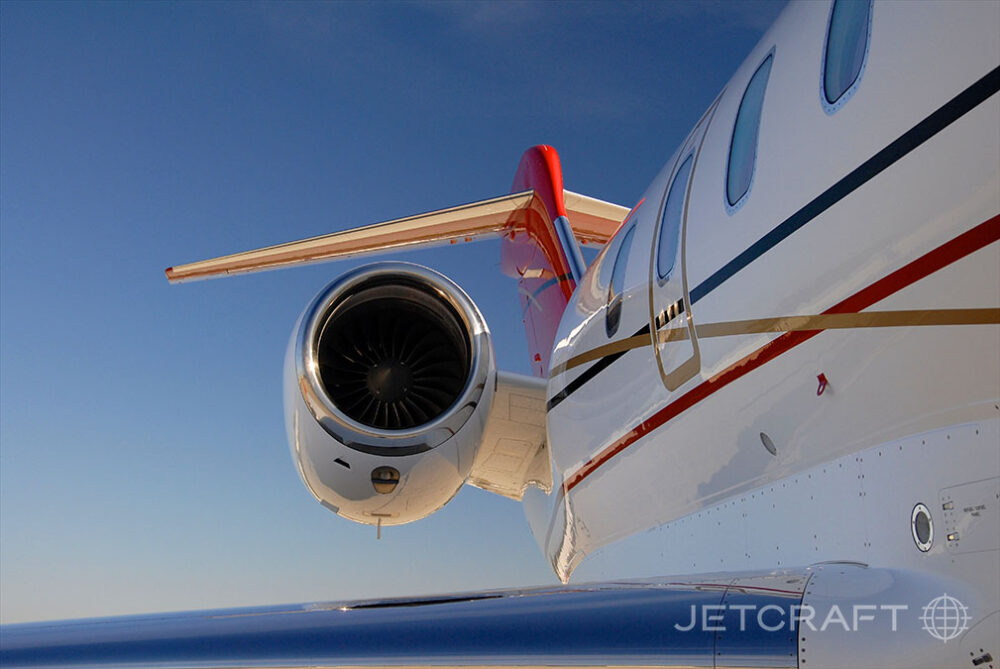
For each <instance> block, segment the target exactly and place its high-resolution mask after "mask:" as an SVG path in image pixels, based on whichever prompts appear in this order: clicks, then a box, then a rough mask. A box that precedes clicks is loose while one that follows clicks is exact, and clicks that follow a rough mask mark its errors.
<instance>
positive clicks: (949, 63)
mask: <svg viewBox="0 0 1000 669" xmlns="http://www.w3.org/2000/svg"><path fill="white" fill-rule="evenodd" d="M829 20H830V5H829V4H828V3H802V4H799V5H793V6H790V7H789V8H788V9H787V10H786V11H785V12H784V13H783V14H782V16H781V17H780V18H779V20H778V21H777V23H776V24H775V25H774V26H773V27H772V28H771V30H770V31H769V32H768V33H767V34H766V35H765V36H764V38H763V39H762V41H761V42H760V43H759V44H758V46H757V47H756V48H755V49H754V50H753V51H752V52H751V53H750V55H749V57H748V58H747V59H746V61H745V62H744V64H743V66H742V67H741V68H740V69H739V70H738V71H737V72H736V74H735V76H734V77H733V78H732V79H731V80H730V82H729V83H728V84H727V86H726V87H725V89H724V90H723V91H722V93H721V94H720V95H719V97H718V98H717V100H716V102H715V103H713V106H712V107H711V108H710V109H709V111H708V112H706V114H705V116H704V117H703V118H702V119H701V121H700V122H699V124H698V125H697V127H696V128H695V129H694V130H693V131H692V133H691V136H689V138H688V139H687V140H685V142H684V144H683V146H682V147H681V148H680V149H679V150H678V151H677V153H676V154H675V155H674V156H673V157H672V158H671V159H670V161H668V162H667V164H666V166H665V167H664V168H663V170H662V171H661V172H660V174H659V175H657V177H656V178H655V179H654V180H653V183H652V184H651V185H650V186H649V188H648V189H647V190H646V191H645V192H644V193H643V196H642V199H641V201H640V202H641V204H640V205H639V206H637V208H636V209H635V210H634V211H633V214H632V216H631V218H630V219H629V220H628V221H627V222H626V224H625V225H623V226H622V229H621V230H620V231H619V233H618V234H617V235H616V236H615V238H614V239H612V240H611V241H610V242H609V243H608V244H607V245H606V247H605V249H604V250H603V251H602V254H601V255H600V256H598V258H597V260H596V261H595V262H594V263H593V264H592V266H591V267H590V269H589V271H588V272H587V274H586V275H585V276H584V278H583V280H582V282H581V284H580V286H579V288H578V289H577V291H576V293H575V294H574V297H573V300H572V301H571V303H570V305H569V307H568V308H567V309H566V312H565V314H564V316H563V319H562V323H561V325H560V329H559V334H558V336H557V340H556V345H555V349H554V352H553V357H552V366H553V374H552V375H551V377H550V379H549V397H550V398H551V399H550V410H549V413H548V436H549V447H550V449H551V454H552V462H553V470H554V474H555V480H556V484H557V485H558V483H559V481H560V480H561V481H562V489H561V490H560V491H559V493H558V494H553V495H550V496H546V495H544V494H542V493H540V492H538V491H529V494H528V495H526V498H525V508H526V512H527V514H528V518H529V522H530V523H531V525H532V530H533V532H534V533H535V536H536V538H537V539H538V541H539V543H540V544H541V545H542V548H543V550H544V552H545V553H546V555H547V556H548V557H549V559H550V560H551V562H552V564H553V567H554V568H555V569H556V571H557V573H558V574H559V575H560V577H561V578H563V579H568V578H569V575H570V573H571V572H573V571H574V569H576V570H577V577H579V578H581V579H584V580H592V579H605V578H613V577H622V576H648V575H653V574H684V573H699V572H706V571H721V570H742V569H769V568H774V567H780V566H789V565H808V564H813V563H817V562H822V561H827V560H856V561H860V562H865V563H870V564H883V565H893V566H901V567H912V568H914V569H923V570H930V571H935V572H948V573H951V574H956V575H957V574H962V575H963V576H964V577H966V578H968V579H971V580H973V581H976V582H978V583H980V584H981V586H982V587H983V588H985V592H984V595H985V596H986V597H987V598H988V599H987V601H992V602H996V601H997V600H998V599H1000V594H998V591H997V588H998V585H997V579H996V568H997V549H998V548H1000V546H998V543H1000V538H998V537H1000V530H998V524H1000V515H998V513H997V504H998V502H997V498H996V489H997V481H998V478H997V477H998V476H1000V326H998V325H997V324H996V318H995V313H996V308H997V307H998V306H1000V243H997V242H996V240H995V239H992V240H991V235H995V233H996V228H997V225H998V222H997V220H996V217H997V216H998V214H1000V121H998V119H1000V95H997V94H996V93H995V92H992V93H991V92H989V91H988V90H987V92H986V94H985V95H980V97H981V98H982V99H973V98H974V97H975V96H974V95H973V94H971V93H967V94H966V95H965V97H962V94H963V91H967V90H968V89H970V87H974V84H976V82H977V81H980V80H982V79H983V78H984V77H985V76H986V75H988V74H989V73H990V72H991V71H993V70H995V68H997V67H998V63H1000V31H998V30H997V28H998V25H1000V5H998V4H997V3H968V4H962V5H958V4H957V3H941V4H930V3H913V4H911V3H884V4H881V3H875V5H874V9H873V12H872V18H871V31H870V41H869V44H868V47H867V54H866V57H865V65H864V69H863V71H862V74H861V76H860V78H859V81H858V83H857V86H856V90H854V91H853V94H852V95H851V96H850V98H849V99H848V100H847V101H846V103H844V104H843V105H842V106H840V107H839V108H838V109H836V110H833V111H832V113H831V110H829V109H827V108H825V106H824V104H823V103H822V100H821V95H822V93H821V86H822V84H821V72H822V68H823V62H824V53H825V38H826V34H827V29H828V22H829ZM956 36H961V39H960V40H956V39H955V37H956ZM946 37H947V39H946ZM769 53H772V54H773V55H772V58H773V60H772V64H771V71H770V75H769V80H768V82H767V85H766V94H765V97H764V102H763V107H762V114H761V117H760V119H761V120H760V126H759V141H758V144H757V153H756V161H755V167H754V171H753V178H752V183H751V186H750V189H749V192H748V194H747V195H746V197H745V199H744V201H743V202H741V203H740V204H739V205H738V206H737V207H733V206H729V204H728V202H727V194H726V178H727V161H728V159H729V151H730V143H731V140H732V137H733V129H734V122H735V119H736V116H737V109H738V108H739V106H740V104H741V100H742V99H743V96H744V91H745V89H746V88H747V84H748V81H749V80H750V79H751V77H752V76H753V75H754V73H755V71H757V69H758V67H759V66H760V65H761V63H762V62H763V61H764V60H765V58H766V57H767V56H768V54H769ZM980 88H982V86H980ZM976 91H978V92H979V93H980V94H981V93H982V91H981V90H980V89H976ZM976 91H974V92H976ZM677 93H678V94H682V93H683V92H682V91H678V92H677ZM950 101H952V103H951V104H949V102H950ZM963 105H964V107H963ZM688 156H691V157H692V162H693V169H692V172H691V176H690V182H689V183H690V185H689V189H688V191H687V194H686V198H685V200H684V204H685V207H684V210H683V216H682V222H681V226H680V229H679V231H678V240H677V241H678V251H677V256H676V262H675V269H674V271H673V273H672V274H670V276H669V278H668V279H667V280H666V281H665V282H661V281H659V280H658V274H657V271H658V270H657V251H658V244H657V240H658V239H659V234H660V232H659V230H660V229H659V226H660V224H661V218H662V214H663V208H664V204H665V199H666V197H667V193H668V190H669V189H670V187H671V183H672V182H671V179H672V177H674V175H675V173H677V172H678V171H680V170H679V167H681V165H682V163H683V162H684V161H685V160H686V159H687V158H688ZM990 221H992V223H990ZM633 223H634V225H635V232H634V238H633V240H632V243H631V247H630V250H629V252H628V254H627V256H623V257H627V266H626V270H625V272H624V281H623V282H622V286H623V290H622V293H621V314H620V325H619V327H618V329H617V332H616V333H614V334H613V336H610V337H609V335H608V328H607V327H606V320H607V311H608V303H609V301H610V299H611V297H612V295H611V294H609V284H610V283H611V276H612V271H613V267H612V266H613V264H614V262H615V259H616V256H617V255H618V249H619V245H620V243H621V240H622V238H623V236H624V233H625V232H626V231H627V230H628V229H629V227H630V225H632V224H633ZM977 226H979V227H978V228H977ZM984 226H985V227H984ZM976 230H978V233H977V232H976ZM970 231H972V232H970ZM611 292H612V293H613V292H614V291H611ZM677 301H679V304H680V305H682V307H683V308H682V309H681V313H680V314H679V315H678V314H675V313H673V312H671V313H669V315H668V316H667V318H664V319H660V320H659V321H656V317H657V315H658V314H660V312H661V311H668V312H670V307H671V305H673V304H674V303H675V302H677ZM830 310H832V311H834V312H836V313H838V314H843V315H841V316H839V317H836V318H828V319H827V320H825V321H824V320H822V319H814V320H811V321H810V320H809V319H808V317H811V316H818V315H822V314H824V312H827V311H830ZM991 310H992V311H991ZM671 317H672V318H671ZM802 317H806V318H802ZM838 318H839V320H838ZM768 319H777V320H768ZM664 321H669V322H668V323H666V324H664ZM651 323H652V324H653V329H654V331H657V330H658V331H660V332H661V333H663V332H666V331H670V330H673V331H674V333H675V334H680V336H678V337H676V338H672V339H670V340H669V341H667V342H664V343H659V341H658V340H656V338H655V337H654V335H651V334H650V325H651ZM644 328H645V329H644ZM660 338H661V339H662V338H664V335H662V334H661V336H660ZM626 340H631V341H626ZM621 341H625V343H624V344H621V345H620V347H619V349H617V350H616V349H615V348H614V345H615V343H616V342H621ZM601 347H604V348H601ZM623 349H624V352H622V351H623ZM590 352H593V355H591V356H590V358H591V359H589V360H586V361H584V362H579V360H580V359H579V356H581V355H582V354H587V353H590ZM574 358H576V361H574ZM609 360H610V361H609ZM567 364H568V365H570V367H569V368H568V369H567V368H566V367H565V366H566V365H567ZM592 368H599V370H600V371H597V372H594V371H588V370H592ZM588 375H589V376H588ZM820 375H822V376H823V379H825V381H826V384H825V386H824V384H823V383H822V380H821V379H820V378H819V377H820ZM668 386H671V387H668ZM820 390H822V392H820ZM772 451H773V452H772ZM948 495H952V496H954V495H958V496H960V497H962V499H963V501H970V503H971V501H972V500H973V499H975V500H978V499H979V498H983V500H985V501H983V502H982V503H983V504H986V508H985V510H983V512H982V513H981V514H980V515H977V516H969V517H965V516H962V515H961V514H958V515H956V514H955V513H951V514H950V515H949V513H948V512H946V511H944V510H943V508H944V507H943V505H944V504H945V503H946V502H947V500H945V497H947V496H948ZM966 498H968V500H966ZM918 503H922V504H925V505H926V506H927V507H928V508H929V509H930V510H931V515H932V519H933V527H934V533H935V536H934V540H933V545H932V547H931V548H930V550H928V551H926V552H923V551H921V550H919V549H918V548H917V546H916V545H915V541H914V538H913V537H912V536H911V522H910V521H911V511H912V510H913V509H914V507H915V505H916V504H918ZM978 504H979V502H977V503H976V505H978ZM976 505H973V506H976ZM959 526H962V528H963V529H961V531H959V530H958V529H957V528H958V527H959ZM948 534H954V535H958V534H960V535H961V536H960V537H959V538H957V539H956V540H954V541H949V540H948V538H947V535H948ZM963 542H964V543H963ZM586 556H590V557H589V558H588V559H587V560H584V557H586ZM575 578H576V577H575Z"/></svg>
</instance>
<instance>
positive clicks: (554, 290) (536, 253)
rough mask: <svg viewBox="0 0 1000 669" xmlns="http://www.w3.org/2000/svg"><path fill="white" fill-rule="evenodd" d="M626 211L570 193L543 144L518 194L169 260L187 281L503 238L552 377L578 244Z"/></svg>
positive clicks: (539, 365)
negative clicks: (265, 244) (178, 262)
mask: <svg viewBox="0 0 1000 669" xmlns="http://www.w3.org/2000/svg"><path fill="white" fill-rule="evenodd" d="M626 214H628V209H627V208H626V207H621V206H619V205H616V204H611V203H610V202H603V201H601V200H596V199H594V198H590V197H587V196H585V195H579V194H576V193H571V192H569V191H564V190H563V187H562V169H561V167H560V165H559V156H558V155H557V154H556V151H555V149H553V148H552V147H550V146H535V147H532V148H530V149H528V150H527V151H525V153H524V155H523V156H522V157H521V164H520V166H519V167H518V170H517V174H516V175H515V177H514V188H513V189H512V192H511V194H510V195H504V196H501V197H496V198H492V199H489V200H482V201H480V202H472V203H470V204H464V205H460V206H457V207H450V208H448V209H440V210H438V211H432V212H427V213H425V214H418V215H416V216H408V217H406V218H400V219H396V220H392V221H385V222H383V223H376V224H375V225H368V226H365V227H360V228H352V229H350V230H344V231H342V232H334V233H331V234H328V235H322V236H320V237H312V238H310V239H303V240H300V241H296V242H288V243H285V244H278V245H276V246H269V247H266V248H262V249H257V250H254V251H245V252H243V253H235V254H232V255H227V256H221V257H219V258H212V259H210V260H202V261H200V262H194V263H189V264H186V265H178V266H176V267H168V268H167V270H166V275H167V279H168V280H170V282H171V283H179V282H182V281H193V280H198V279H208V278H212V277H219V276H229V275H232V274H244V273H249V272H259V271H262V270H268V269H277V268H280V267H291V266H294V265H303V264H308V263H317V262H325V261H329V260H337V259H340V258H348V257H353V256H360V255H372V254H376V253H385V252H387V251H395V250H402V249H409V248H415V247H418V246H428V245H435V244H449V243H450V244H455V243H457V242H459V241H465V242H469V241H473V240H477V239H484V238H487V237H494V238H495V237H501V238H502V239H503V245H502V259H503V260H502V263H501V264H502V267H503V268H504V272H505V273H507V274H509V275H510V276H513V277H515V278H517V279H518V291H519V292H520V293H521V308H522V310H523V311H524V314H525V317H524V324H525V330H526V332H527V335H528V345H529V349H530V353H531V356H532V372H533V373H534V374H536V375H538V376H542V377H545V376H547V375H548V366H549V352H550V351H551V349H552V344H553V342H554V340H555V333H556V328H557V327H558V325H559V318H560V316H561V315H562V312H563V309H565V307H566V304H567V302H568V300H569V296H570V295H571V294H572V292H573V288H574V287H575V285H576V284H575V279H574V278H573V277H574V276H577V277H578V276H579V274H578V273H579V272H580V271H581V269H580V267H579V264H580V261H579V251H578V248H577V247H576V241H579V242H581V243H583V244H593V245H597V246H599V245H602V244H604V242H606V241H607V240H608V239H609V238H610V237H611V235H612V234H614V231H615V230H617V228H618V226H619V224H620V223H621V221H622V220H623V219H624V218H625V216H626ZM570 220H572V223H570V222H569V221H570ZM574 273H576V274H574Z"/></svg>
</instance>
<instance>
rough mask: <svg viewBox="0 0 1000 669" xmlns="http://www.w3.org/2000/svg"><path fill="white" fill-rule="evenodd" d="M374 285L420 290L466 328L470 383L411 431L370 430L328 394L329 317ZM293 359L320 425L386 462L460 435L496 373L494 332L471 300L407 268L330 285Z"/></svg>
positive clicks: (362, 272)
mask: <svg viewBox="0 0 1000 669" xmlns="http://www.w3.org/2000/svg"><path fill="white" fill-rule="evenodd" d="M374 281H397V282H400V283H409V284H412V285H417V286H420V287H421V288H423V289H424V290H426V291H428V292H429V293H430V294H432V295H433V296H434V297H436V298H437V299H440V300H441V301H442V302H443V303H445V304H447V305H449V306H450V307H451V308H452V309H454V311H455V313H456V314H458V316H459V318H460V319H461V322H462V325H463V327H464V328H465V331H466V336H467V337H468V343H469V351H470V359H471V371H470V373H469V378H468V379H467V381H466V383H465V387H464V388H463V390H462V392H461V393H460V395H459V397H458V399H457V400H456V401H455V402H454V403H453V404H452V406H451V408H450V409H449V410H448V411H446V412H445V413H444V414H443V415H441V416H439V417H438V418H436V419H434V420H432V421H431V422H429V423H426V424H424V425H419V426H416V427H413V428H410V429H406V430H384V429H378V428H375V427H371V426H368V425H365V424H363V423H360V422H358V421H356V420H354V419H352V418H351V417H349V416H348V415H346V414H345V413H344V412H343V411H341V410H340V409H338V408H337V406H336V405H335V404H334V402H333V401H332V400H331V399H330V397H329V396H328V395H327V393H326V391H325V390H324V389H323V383H322V380H321V378H320V374H319V364H318V361H317V350H316V343H317V340H318V337H319V334H320V332H321V330H322V328H323V325H324V323H325V322H326V319H327V316H328V315H329V314H330V312H331V311H332V310H333V309H334V308H335V307H336V305H337V304H338V303H339V302H340V301H341V300H342V299H344V297H346V296H348V295H350V294H352V293H354V292H356V291H357V290H359V289H361V288H362V287H363V286H365V285H369V284H371V283H372V282H374ZM294 355H295V364H296V372H297V376H298V378H299V380H300V383H299V384H298V385H299V389H300V391H301V392H302V397H303V400H304V401H305V404H306V406H307V407H308V409H309V412H310V413H311V414H312V416H313V418H315V419H316V422H317V423H319V424H320V425H321V426H322V427H323V429H324V430H325V431H326V432H327V433H328V434H330V436H332V437H334V438H335V439H337V440H338V441H339V442H340V443H342V444H344V445H345V446H348V447H349V448H353V449H355V450H359V451H362V452H365V453H370V454H373V455H381V456H394V455H398V456H404V455H413V454H416V453H421V452H424V451H427V450H429V449H431V448H434V447H435V446H437V445H439V444H440V443H442V442H444V441H445V440H447V439H448V438H449V437H451V436H452V435H454V434H456V433H457V432H458V431H459V430H460V429H461V428H462V426H463V425H464V424H465V422H466V421H467V420H468V419H469V418H470V417H471V416H472V414H473V413H474V412H475V409H476V407H477V406H478V404H479V401H480V399H481V398H482V395H483V390H484V389H485V387H486V384H487V381H488V380H489V376H490V374H491V373H493V372H494V371H495V368H494V365H493V362H492V357H493V352H492V344H491V343H490V333H489V329H488V328H487V326H486V321H485V320H484V319H483V316H482V314H481V313H480V312H479V309H478V308H477V307H476V305H475V304H474V303H473V301H472V299H471V298H470V297H469V296H468V295H467V294H466V293H465V291H463V290H462V289H461V288H459V286H458V285H457V284H455V283H454V282H453V281H451V280H450V279H448V278H447V277H446V276H444V275H443V274H440V273H438V272H435V271H434V270H431V269H428V268H426V267H421V266H420V265H414V264H410V263H403V262H379V263H373V264H370V265H365V266H363V267H359V268H357V269H355V270H352V271H350V272H347V273H346V274H344V275H343V276H341V277H340V278H338V279H337V280H335V281H334V282H332V283H331V284H330V285H328V286H327V287H326V288H325V289H324V290H323V291H322V292H320V294H319V295H317V296H316V298H315V299H314V300H313V301H312V303H310V305H309V307H308V308H307V309H306V311H305V313H304V314H303V317H302V321H301V326H300V328H299V331H298V334H297V337H296V342H295V354H294Z"/></svg>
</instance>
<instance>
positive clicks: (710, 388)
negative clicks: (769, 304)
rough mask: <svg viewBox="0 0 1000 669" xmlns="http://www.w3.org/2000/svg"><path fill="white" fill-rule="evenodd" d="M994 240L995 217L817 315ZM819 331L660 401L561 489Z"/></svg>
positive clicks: (857, 303) (867, 302)
mask: <svg viewBox="0 0 1000 669" xmlns="http://www.w3.org/2000/svg"><path fill="white" fill-rule="evenodd" d="M998 239H1000V215H997V216H994V217H993V218H991V219H989V220H987V221H984V222H983V223H980V224H979V225H977V226H976V227H974V228H972V229H971V230H968V231H967V232H964V233H962V234H961V235H959V236H958V237H956V238H955V239H952V240H951V241H949V242H946V243H944V244H942V245H941V246H939V247H937V248H936V249H934V250H933V251H930V252H929V253H926V254H924V255H922V256H920V257H919V258H917V259H916V260H914V261H912V262H910V263H909V264H907V265H904V266H903V267H900V268H899V269H898V270H896V271H895V272H893V273H892V274H889V275H888V276H885V277H883V278H882V279H879V280H878V281H876V282H875V283H873V284H872V285H870V286H868V287H867V288H863V289H861V290H860V291H858V292H857V293H855V294H853V295H851V296H850V297H848V298H847V299H845V300H842V301H841V302H838V303H837V304H835V305H834V306H832V307H830V308H829V309H827V310H826V311H824V312H823V313H825V314H843V313H857V312H859V311H861V310H862V309H866V308H867V307H870V306H871V305H873V304H875V303H876V302H879V301H880V300H883V299H885V298H886V297H888V296H889V295H892V294H893V293H895V292H897V291H899V290H901V289H903V288H905V287H906V286H909V285H911V284H913V283H916V282H917V281H919V280H920V279H922V278H924V277H926V276H929V275H931V274H933V273H934V272H937V271H938V270H939V269H941V268H943V267H947V266H948V265H950V264H951V263H953V262H955V261H956V260H959V259H961V258H964V257H965V256H967V255H969V254H971V253H973V252H975V251H978V250H979V249H981V248H983V247H985V246H987V245H989V244H992V243H993V242H995V241H997V240H998ZM820 332H822V330H807V331H801V332H786V333H785V334H783V335H781V336H780V337H777V338H776V339H774V340H772V341H770V342H768V343H767V344H765V345H764V346H762V347H761V348H759V349H757V350H756V351H754V352H753V353H751V354H750V355H748V356H747V357H745V358H743V359H742V360H740V361H739V362H737V363H735V364H733V365H732V366H730V367H727V368H726V369H725V370H723V371H722V372H720V373H719V374H716V375H715V376H713V377H712V378H710V379H708V380H707V381H705V382H703V383H701V384H700V385H698V386H695V387H694V388H692V389H691V390H689V391H688V392H686V393H685V394H683V395H681V396H680V397H678V398H677V399H676V400H674V401H673V402H671V403H670V404H668V405H666V406H665V407H663V408H662V409H660V410H659V411H657V412H656V413H654V414H653V415H652V416H650V417H649V418H647V419H646V420H644V421H642V422H641V423H639V424H638V425H637V426H636V427H634V428H632V429H631V430H630V431H629V432H628V434H626V435H625V436H623V437H622V438H620V439H619V440H618V441H616V442H614V443H612V444H611V445H609V446H607V447H605V448H604V450H602V451H601V452H600V453H598V454H597V455H596V456H594V457H593V458H591V459H590V460H589V461H588V462H587V463H586V464H584V465H583V466H582V467H581V468H580V469H578V470H577V471H576V472H575V473H574V474H573V475H572V476H570V477H569V478H568V479H566V482H565V483H564V484H563V488H564V489H565V491H566V492H569V491H570V490H572V489H573V488H575V487H576V486H578V485H579V484H580V483H581V482H582V481H583V480H584V479H586V478H587V477H588V476H590V475H591V474H593V473H594V472H595V471H596V470H597V469H598V468H599V467H600V466H601V465H603V464H604V463H605V462H607V461H608V460H610V459H611V458H613V457H614V456H616V455H618V454H619V453H621V452H622V451H624V450H625V449H626V448H628V447H629V446H631V445H632V444H634V443H635V442H637V441H638V440H639V439H641V438H642V437H644V436H646V435H647V434H649V433H650V432H652V431H653V430H655V429H656V428H658V427H660V426H662V425H663V424H664V423H666V422H667V421H669V420H670V419H672V418H674V417H675V416H677V415H679V414H681V413H682V412H684V411H686V410H688V409H690V408H691V407H693V406H694V405H695V404H697V403H698V402H701V401H702V400H703V399H705V398H707V397H708V396H710V395H712V394H713V393H715V392H716V391H718V390H721V389H722V388H724V387H726V386H728V385H729V384H730V383H732V382H733V381H735V380H736V379H739V378H740V377H742V376H745V375H746V374H749V373H750V372H752V371H753V370H755V369H757V368H758V367H760V366H762V365H764V364H765V363H768V362H770V361H771V360H774V359H775V358H777V357H778V356H779V355H781V354H782V353H785V352H787V351H789V350H791V349H793V348H795V347H796V346H798V345H799V344H801V343H803V342H805V341H807V340H809V339H812V338H813V337H815V336H816V335H818V334H819V333H820Z"/></svg>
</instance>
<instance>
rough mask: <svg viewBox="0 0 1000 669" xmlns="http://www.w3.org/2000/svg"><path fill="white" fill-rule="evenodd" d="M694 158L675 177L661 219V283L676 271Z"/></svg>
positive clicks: (658, 257)
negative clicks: (682, 221)
mask: <svg viewBox="0 0 1000 669" xmlns="http://www.w3.org/2000/svg"><path fill="white" fill-rule="evenodd" d="M693 162H694V157H693V156H688V157H687V159H686V160H685V161H684V162H683V163H682V164H681V166H680V168H679V169H678V170H677V174H675V175H674V180H673V183H671V184H670V191H669V192H668V193H667V202H666V204H664V205H663V216H662V217H661V218H660V239H659V242H658V245H657V247H656V272H657V274H658V275H659V277H660V281H664V280H666V278H667V277H669V276H670V273H671V272H673V271H674V264H675V263H676V261H677V242H678V238H679V237H680V230H681V219H682V218H683V216H684V196H685V195H686V194H687V185H688V179H690V177H691V165H692V163H693Z"/></svg>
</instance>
